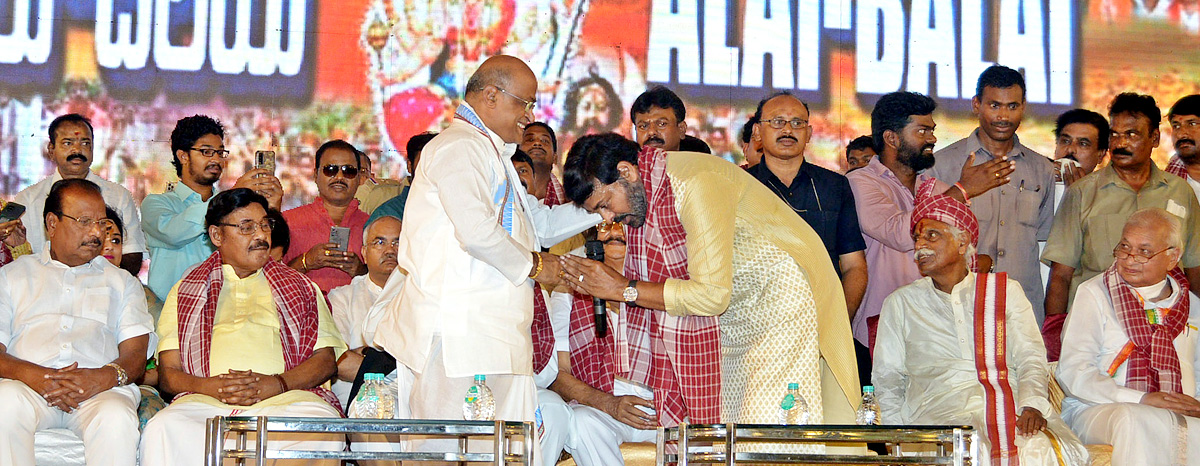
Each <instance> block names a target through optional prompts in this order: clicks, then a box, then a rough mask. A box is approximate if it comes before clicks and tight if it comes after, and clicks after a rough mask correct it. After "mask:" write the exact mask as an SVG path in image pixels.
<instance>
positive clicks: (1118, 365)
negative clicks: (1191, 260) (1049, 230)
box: [1058, 208, 1200, 465]
mask: <svg viewBox="0 0 1200 466" xmlns="http://www.w3.org/2000/svg"><path fill="white" fill-rule="evenodd" d="M1181 231H1182V227H1181V221H1180V219H1179V217H1176V216H1174V215H1171V214H1169V213H1167V211H1165V210H1163V209H1159V208H1148V209H1142V210H1139V211H1137V212H1135V213H1134V214H1133V215H1131V216H1129V220H1127V221H1126V222H1125V229H1124V230H1123V231H1122V233H1121V241H1120V242H1119V243H1117V247H1116V249H1115V250H1113V255H1114V256H1116V261H1114V262H1113V265H1112V266H1111V267H1109V268H1108V270H1106V271H1105V272H1104V273H1102V274H1100V275H1097V276H1095V277H1092V278H1091V279H1089V280H1087V281H1084V282H1083V283H1081V284H1080V285H1079V291H1078V292H1077V293H1076V295H1075V301H1074V304H1073V305H1072V306H1071V312H1070V313H1069V314H1067V321H1066V326H1065V327H1064V329H1063V345H1062V359H1060V360H1059V363H1058V380H1059V381H1060V382H1061V383H1062V386H1063V390H1064V391H1065V392H1066V395H1067V398H1066V399H1065V400H1064V401H1063V419H1064V420H1066V421H1067V424H1069V425H1070V426H1071V429H1073V430H1074V431H1075V433H1077V434H1079V437H1080V438H1081V439H1083V441H1085V442H1087V443H1105V444H1110V445H1112V446H1113V456H1112V459H1113V464H1115V465H1127V464H1138V465H1157V464H1163V465H1168V464H1196V463H1197V462H1198V461H1200V422H1198V421H1197V419H1196V418H1197V417H1198V416H1200V402H1197V401H1196V397H1197V396H1200V393H1198V392H1197V390H1196V367H1197V365H1200V359H1197V358H1200V351H1198V350H1197V345H1198V344H1200V331H1198V330H1197V329H1198V328H1200V312H1197V310H1198V309H1200V308H1198V307H1197V305H1198V303H1197V299H1196V295H1195V294H1192V293H1189V292H1188V281H1187V277H1186V276H1185V275H1184V273H1183V271H1182V270H1181V269H1180V268H1179V258H1180V256H1181V255H1182V250H1183V238H1182V236H1181Z"/></svg>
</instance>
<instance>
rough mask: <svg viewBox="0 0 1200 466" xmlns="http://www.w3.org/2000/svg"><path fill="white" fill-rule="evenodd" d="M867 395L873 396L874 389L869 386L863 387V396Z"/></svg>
mask: <svg viewBox="0 0 1200 466" xmlns="http://www.w3.org/2000/svg"><path fill="white" fill-rule="evenodd" d="M868 393H871V394H874V393H875V387H873V386H871V385H867V386H865V387H863V394H864V395H865V394H868Z"/></svg>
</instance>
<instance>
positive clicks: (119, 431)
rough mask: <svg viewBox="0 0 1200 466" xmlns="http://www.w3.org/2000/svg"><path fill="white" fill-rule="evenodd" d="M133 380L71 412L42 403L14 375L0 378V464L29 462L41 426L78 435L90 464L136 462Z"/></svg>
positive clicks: (127, 465)
mask: <svg viewBox="0 0 1200 466" xmlns="http://www.w3.org/2000/svg"><path fill="white" fill-rule="evenodd" d="M141 399H142V394H141V392H140V391H138V387H137V385H126V386H124V387H117V388H113V389H111V390H108V391H105V392H101V393H99V394H97V395H96V396H94V397H92V398H90V399H88V400H87V401H84V402H83V403H80V405H79V408H77V409H75V410H74V411H72V412H71V413H66V412H63V411H60V410H59V409H58V408H54V407H51V406H50V405H48V404H47V403H46V400H45V399H43V398H42V396H41V395H39V394H38V393H37V392H35V391H34V390H33V389H31V388H29V386H28V385H25V383H24V382H20V381H17V380H11V379H4V380H0V444H3V445H4V447H2V448H0V466H29V465H32V464H34V459H33V436H34V434H35V433H36V432H37V431H39V430H43V429H54V428H65V429H69V430H70V431H71V432H74V433H75V435H78V436H79V438H81V439H83V450H84V458H85V459H86V460H87V463H88V465H90V466H101V465H122V466H133V464H134V463H136V461H137V451H138V450H137V439H138V417H137V407H138V403H139V402H141Z"/></svg>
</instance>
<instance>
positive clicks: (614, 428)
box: [566, 379, 658, 466]
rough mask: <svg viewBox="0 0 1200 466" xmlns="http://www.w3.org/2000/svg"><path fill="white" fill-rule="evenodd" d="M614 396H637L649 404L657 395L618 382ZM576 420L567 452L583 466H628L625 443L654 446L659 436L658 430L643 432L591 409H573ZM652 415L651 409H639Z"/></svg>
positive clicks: (641, 388)
mask: <svg viewBox="0 0 1200 466" xmlns="http://www.w3.org/2000/svg"><path fill="white" fill-rule="evenodd" d="M613 395H614V396H625V395H634V396H637V397H640V398H644V399H647V400H653V399H654V393H653V392H652V391H650V390H649V389H646V388H644V387H639V386H637V385H634V384H631V383H628V382H625V381H622V380H620V379H617V380H616V381H614V382H613ZM572 409H573V411H574V416H575V432H574V434H573V435H571V436H570V438H569V439H568V441H567V445H566V448H567V452H569V453H571V456H572V457H573V458H574V459H575V464H578V465H579V466H617V465H623V464H625V460H624V459H623V458H622V457H621V444H622V443H637V442H653V441H655V439H656V436H657V435H658V431H657V430H654V429H650V430H641V429H637V428H634V427H633V426H630V425H629V424H626V423H623V422H621V421H618V420H616V419H614V418H613V417H612V416H609V415H608V413H605V412H603V411H600V410H598V409H596V408H593V407H591V406H583V405H575V406H572ZM638 409H641V410H643V411H646V412H648V413H653V412H654V411H653V410H651V409H649V408H643V407H640V406H639V407H638Z"/></svg>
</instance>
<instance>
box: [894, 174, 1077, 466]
mask: <svg viewBox="0 0 1200 466" xmlns="http://www.w3.org/2000/svg"><path fill="white" fill-rule="evenodd" d="M936 190H937V188H936V186H935V182H934V181H932V180H926V181H925V182H924V184H922V185H921V187H920V188H918V190H917V195H916V202H915V206H914V208H913V212H912V216H911V219H910V228H911V231H912V237H913V241H914V245H915V247H916V250H915V252H914V254H913V257H914V259H915V261H916V264H917V267H918V268H919V269H920V270H921V275H923V276H924V278H921V279H919V280H916V281H914V282H913V283H911V284H909V285H906V286H904V287H901V288H900V289H897V290H896V291H895V292H894V293H892V294H891V295H889V296H888V297H887V300H885V301H884V303H883V312H882V313H881V314H880V319H879V339H878V341H877V342H876V349H878V350H879V351H877V352H876V353H875V368H874V373H873V374H872V380H873V381H874V383H875V393H876V395H877V396H878V400H879V407H880V411H881V414H882V417H883V423H884V424H902V425H921V424H933V425H964V424H966V425H971V426H973V427H974V428H975V430H976V431H977V432H979V433H980V434H981V435H980V440H982V442H981V443H980V449H979V450H980V458H976V459H975V462H976V464H989V463H990V464H993V465H1008V464H1018V461H1019V464H1025V465H1045V466H1058V465H1061V464H1068V465H1074V466H1082V465H1084V464H1086V461H1087V450H1085V449H1084V448H1083V445H1082V444H1081V443H1080V442H1079V439H1077V438H1075V436H1074V435H1072V433H1071V430H1070V429H1068V428H1067V426H1066V424H1064V423H1063V422H1062V420H1061V419H1059V417H1058V416H1057V415H1056V414H1054V412H1053V411H1052V410H1053V407H1052V406H1051V405H1050V400H1049V398H1048V387H1047V381H1048V380H1049V378H1050V369H1049V366H1048V365H1047V364H1046V348H1045V346H1044V345H1043V344H1042V338H1041V335H1040V334H1039V333H1038V327H1037V321H1036V320H1035V318H1034V315H1033V307H1032V306H1031V304H1030V302H1029V300H1028V299H1026V298H1025V295H1024V293H1022V292H1021V288H1020V284H1019V283H1017V281H1016V280H1013V279H1011V278H1009V277H1008V274H1006V273H1004V272H1000V273H976V269H975V263H974V262H975V261H974V258H975V247H976V241H978V239H979V232H980V228H979V223H978V222H977V221H976V220H975V215H974V214H972V213H971V209H970V208H969V207H968V206H967V205H966V204H964V203H962V202H961V201H959V200H956V199H953V198H951V197H949V196H945V195H939V194H937V193H936Z"/></svg>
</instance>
